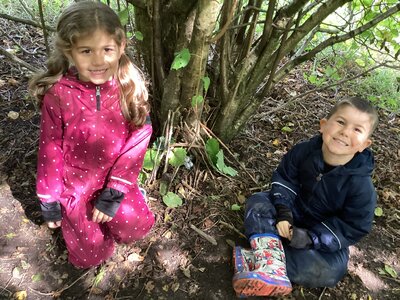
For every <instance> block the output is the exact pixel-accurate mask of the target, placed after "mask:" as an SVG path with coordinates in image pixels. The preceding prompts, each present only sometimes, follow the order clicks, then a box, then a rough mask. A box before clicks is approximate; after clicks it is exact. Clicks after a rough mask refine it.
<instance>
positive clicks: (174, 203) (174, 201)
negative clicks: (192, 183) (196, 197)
mask: <svg viewBox="0 0 400 300" xmlns="http://www.w3.org/2000/svg"><path fill="white" fill-rule="evenodd" d="M163 202H164V203H165V205H166V206H168V207H170V208H175V207H179V206H181V205H182V203H183V201H182V199H181V197H179V196H178V195H177V194H175V193H173V192H168V193H167V194H166V195H165V196H163Z"/></svg>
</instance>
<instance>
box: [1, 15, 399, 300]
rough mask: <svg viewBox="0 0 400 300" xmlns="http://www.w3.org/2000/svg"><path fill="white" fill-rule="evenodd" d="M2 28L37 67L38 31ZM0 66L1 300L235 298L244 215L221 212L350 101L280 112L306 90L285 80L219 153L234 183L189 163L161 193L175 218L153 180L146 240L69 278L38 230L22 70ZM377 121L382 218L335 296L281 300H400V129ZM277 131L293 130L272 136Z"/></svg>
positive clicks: (32, 120)
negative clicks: (171, 196)
mask: <svg viewBox="0 0 400 300" xmlns="http://www.w3.org/2000/svg"><path fill="white" fill-rule="evenodd" d="M11 25H12V26H11ZM0 26H1V27H2V29H3V31H4V32H7V36H3V37H2V40H0V46H1V47H3V48H11V49H14V48H15V47H16V46H17V45H18V44H19V50H18V51H17V52H16V54H17V55H18V57H20V58H21V59H24V60H25V61H28V62H30V63H31V64H32V65H35V66H38V67H39V66H42V65H43V60H44V50H43V46H42V44H41V43H42V40H41V37H40V35H39V33H36V32H35V31H32V29H31V28H28V27H25V26H24V25H18V26H14V24H11V23H10V22H6V21H4V20H0ZM0 58H1V59H0V299H39V300H41V299H43V300H44V299H57V298H58V299H108V300H111V299H236V296H235V294H234V291H233V289H232V286H231V278H232V265H231V259H232V254H231V253H232V245H233V244H235V243H236V244H241V245H247V241H246V240H245V239H244V238H243V237H242V235H241V234H240V232H242V229H243V223H242V215H243V209H241V210H240V211H233V210H231V206H232V205H233V204H239V205H241V207H243V203H244V201H245V199H246V197H248V196H249V195H251V194H252V193H254V192H257V191H261V190H265V189H268V187H269V180H270V176H271V173H272V171H273V169H274V168H275V167H276V166H277V164H278V163H279V160H280V159H281V157H282V155H283V154H284V153H285V152H286V151H287V150H288V149H289V148H290V147H291V146H292V145H293V144H295V143H297V142H298V141H300V140H302V139H305V138H308V137H311V136H312V135H314V134H316V133H317V130H318V121H319V119H320V118H322V117H323V116H324V115H325V113H326V112H327V111H328V109H329V108H330V107H331V105H332V104H333V100H332V99H334V98H338V97H340V96H341V95H344V94H346V93H347V94H348V93H351V91H344V90H337V91H331V90H327V91H322V92H319V93H315V94H311V95H310V96H309V97H308V98H306V99H302V100H301V101H298V102H294V103H292V104H290V105H286V106H282V105H283V104H284V103H285V101H286V100H287V99H289V98H290V95H293V94H295V93H297V94H298V93H301V92H304V91H307V90H309V89H311V88H312V86H309V85H308V84H307V83H306V82H305V81H304V80H303V78H302V77H301V76H300V75H299V74H301V70H299V72H298V73H295V74H294V75H291V76H289V77H288V78H287V79H286V80H285V81H284V82H282V83H281V84H280V85H279V86H278V87H276V92H275V94H274V95H273V97H271V98H270V99H268V100H266V101H265V103H264V104H263V105H262V107H261V109H260V111H259V112H258V114H257V115H255V116H254V117H253V118H252V119H251V120H249V123H248V125H247V127H246V128H245V130H244V131H243V133H241V134H240V135H239V136H238V137H237V138H236V139H235V140H234V141H232V142H231V143H230V144H229V145H227V148H228V149H229V151H230V152H231V153H232V154H233V155H231V154H229V151H228V149H225V150H226V151H225V156H226V159H227V160H228V164H230V165H231V166H233V167H234V168H236V169H237V170H238V171H239V175H238V176H236V177H234V178H227V177H225V176H221V175H219V174H217V173H215V172H213V171H211V170H209V169H208V168H207V167H205V166H204V164H203V162H202V161H196V160H195V166H194V168H192V169H191V170H185V169H181V170H180V171H179V172H178V173H177V175H176V176H175V178H174V180H173V182H172V183H171V188H170V189H171V190H172V191H174V192H176V193H179V194H180V195H181V196H182V197H183V198H184V204H183V206H181V207H179V208H176V209H168V208H166V206H165V205H164V204H163V203H162V200H161V196H160V194H159V192H158V190H159V183H160V180H158V179H157V180H155V181H153V182H152V184H151V185H149V186H147V187H146V189H147V190H148V194H149V199H150V206H151V208H152V210H153V211H154V213H155V214H156V217H157V222H156V225H155V227H154V228H153V229H152V231H151V232H150V234H149V235H148V236H147V238H145V239H144V240H142V241H138V242H137V243H135V244H133V245H119V246H118V247H117V249H116V252H115V255H114V256H113V257H112V259H111V260H110V261H108V262H106V263H105V264H103V265H102V266H99V267H97V268H92V269H88V270H78V269H75V268H74V267H73V266H72V265H70V264H69V263H68V262H67V259H66V258H67V255H66V250H65V245H64V241H63V239H62V236H61V234H60V232H59V230H55V231H52V230H50V229H48V228H47V227H46V225H45V224H43V220H42V219H41V216H40V211H39V205H38V199H37V198H36V195H35V172H36V170H35V169H36V154H37V143H38V128H39V127H38V124H39V114H38V109H37V107H36V106H35V104H34V103H33V102H32V100H31V99H30V98H29V97H28V96H27V80H28V76H29V72H27V70H26V69H24V68H22V67H20V66H18V65H17V64H11V63H10V62H9V61H7V60H6V59H5V58H4V57H0ZM281 106H282V107H281ZM277 107H281V108H280V109H279V110H276V111H272V109H275V108H277ZM10 112H15V113H17V115H16V114H15V113H10ZM379 113H380V120H381V121H380V125H379V127H378V130H377V132H376V133H375V134H374V144H373V145H372V149H373V152H374V154H375V160H376V166H377V167H376V171H375V173H374V177H373V178H374V182H375V185H376V188H377V191H378V195H379V199H378V206H379V207H381V208H382V209H383V216H380V217H376V218H375V224H374V227H373V230H372V232H371V233H370V234H369V235H368V236H367V237H366V238H364V239H363V240H362V241H361V242H360V243H358V244H357V245H355V246H353V247H351V259H350V263H349V272H348V274H347V275H346V277H345V278H344V279H343V280H342V281H341V282H340V283H339V284H338V285H337V286H336V287H335V288H328V289H323V288H320V289H307V288H303V287H301V286H295V287H294V290H293V293H292V294H291V295H290V296H288V297H286V298H284V299H312V300H313V299H337V300H339V299H340V300H341V299H351V300H357V299H360V300H369V299H388V300H389V299H390V300H392V299H400V279H399V278H398V277H397V278H395V277H394V276H391V275H390V274H389V273H388V272H383V269H384V268H385V265H387V266H389V267H390V268H389V269H387V270H389V271H390V270H391V269H392V270H395V271H397V273H398V274H400V264H399V256H400V243H399V238H400V210H399V207H400V181H399V176H398V172H399V170H400V160H399V157H400V143H399V132H400V129H399V128H400V119H399V117H398V116H397V115H396V114H392V113H389V112H387V111H385V110H383V109H381V110H380V111H379ZM285 126H287V127H289V128H291V129H292V131H291V132H288V131H282V128H283V127H285ZM238 162H240V164H239V163H238ZM172 172H173V170H169V173H170V174H169V175H172ZM190 225H194V226H196V227H197V228H199V229H200V230H202V231H203V232H204V233H206V234H207V235H209V236H211V237H213V238H214V239H215V240H216V241H217V245H214V244H212V243H210V241H208V240H206V239H205V238H204V237H202V236H201V235H199V234H198V233H196V231H194V230H193V229H192V227H191V226H190ZM381 273H382V274H381ZM25 292H26V295H27V296H26V297H24V293H25ZM18 297H20V298H18Z"/></svg>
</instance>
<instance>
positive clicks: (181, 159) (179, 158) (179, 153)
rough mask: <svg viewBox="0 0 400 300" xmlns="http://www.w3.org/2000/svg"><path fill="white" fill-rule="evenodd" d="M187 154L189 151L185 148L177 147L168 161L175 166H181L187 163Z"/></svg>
mask: <svg viewBox="0 0 400 300" xmlns="http://www.w3.org/2000/svg"><path fill="white" fill-rule="evenodd" d="M186 156H187V151H186V149H184V148H175V149H174V150H173V151H172V153H171V157H170V158H169V160H168V162H169V163H170V164H171V166H173V167H180V166H182V165H184V164H185V158H186Z"/></svg>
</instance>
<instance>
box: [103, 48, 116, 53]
mask: <svg viewBox="0 0 400 300" xmlns="http://www.w3.org/2000/svg"><path fill="white" fill-rule="evenodd" d="M104 50H105V51H106V52H112V51H114V49H113V48H105V49H104Z"/></svg>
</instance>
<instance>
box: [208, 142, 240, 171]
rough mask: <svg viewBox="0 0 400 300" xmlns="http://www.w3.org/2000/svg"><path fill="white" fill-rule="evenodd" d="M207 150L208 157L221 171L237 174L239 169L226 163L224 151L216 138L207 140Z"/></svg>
mask: <svg viewBox="0 0 400 300" xmlns="http://www.w3.org/2000/svg"><path fill="white" fill-rule="evenodd" d="M206 152H207V155H208V159H209V160H210V161H211V163H212V164H213V166H214V167H215V168H216V169H217V170H218V171H219V172H221V173H223V174H226V175H229V176H236V175H237V171H236V170H235V169H233V168H232V167H228V166H227V165H226V164H225V159H224V151H223V150H222V149H220V147H219V142H218V141H217V140H216V139H214V138H211V139H209V140H208V141H207V143H206Z"/></svg>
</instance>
